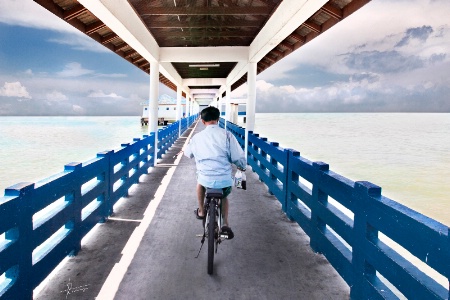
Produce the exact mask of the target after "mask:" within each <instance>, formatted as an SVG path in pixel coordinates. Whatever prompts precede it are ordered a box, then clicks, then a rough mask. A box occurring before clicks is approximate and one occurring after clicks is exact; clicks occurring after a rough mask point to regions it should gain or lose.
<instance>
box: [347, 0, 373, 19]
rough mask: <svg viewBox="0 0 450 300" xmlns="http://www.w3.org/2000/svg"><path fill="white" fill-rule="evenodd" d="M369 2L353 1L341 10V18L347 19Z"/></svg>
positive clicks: (362, 0) (365, 0) (363, 0)
mask: <svg viewBox="0 0 450 300" xmlns="http://www.w3.org/2000/svg"><path fill="white" fill-rule="evenodd" d="M369 2H370V0H353V1H352V2H350V3H349V4H347V6H345V7H344V8H343V18H346V17H348V16H349V15H351V14H352V13H354V12H355V11H357V10H358V9H360V8H361V7H363V6H364V5H366V4H367V3H369Z"/></svg>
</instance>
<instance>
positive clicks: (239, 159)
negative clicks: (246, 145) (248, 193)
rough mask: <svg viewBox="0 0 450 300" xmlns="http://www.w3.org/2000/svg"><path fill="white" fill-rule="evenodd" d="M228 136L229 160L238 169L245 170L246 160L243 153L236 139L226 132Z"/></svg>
mask: <svg viewBox="0 0 450 300" xmlns="http://www.w3.org/2000/svg"><path fill="white" fill-rule="evenodd" d="M228 135H229V138H230V157H231V162H232V163H233V164H235V165H236V166H237V167H238V168H239V169H241V170H245V169H246V168H247V160H246V159H245V153H244V151H243V150H242V148H241V145H239V143H238V141H237V140H236V138H235V137H234V135H232V134H231V133H228Z"/></svg>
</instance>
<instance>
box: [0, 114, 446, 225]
mask: <svg viewBox="0 0 450 300" xmlns="http://www.w3.org/2000/svg"><path fill="white" fill-rule="evenodd" d="M139 119H140V117H138V116H136V117H0V191H1V192H3V190H4V189H5V188H6V187H8V186H10V185H13V184H16V183H19V182H24V181H31V182H36V181H38V180H41V179H44V178H46V177H48V176H50V175H53V174H55V173H58V172H61V171H62V170H63V169H64V165H65V164H67V163H70V162H83V161H86V160H88V159H91V158H93V157H95V156H96V153H98V152H101V151H104V150H111V149H117V148H119V147H120V144H121V143H128V142H131V141H132V140H133V138H136V137H142V135H143V134H147V127H141V125H140V121H139ZM255 132H256V133H259V134H260V135H261V136H264V137H267V138H268V139H269V141H273V142H279V143H280V146H281V147H284V148H293V149H295V150H297V151H299V152H300V153H301V155H302V156H304V157H306V158H307V159H309V160H312V161H323V162H326V163H328V164H329V165H330V169H331V170H332V171H334V172H336V173H339V174H340V175H343V176H345V177H347V178H349V179H351V180H353V181H357V180H366V181H370V182H372V183H374V184H377V185H379V186H381V187H382V194H383V195H384V196H387V197H389V198H391V199H393V200H395V201H397V202H400V203H402V204H405V205H406V206H408V207H411V208H413V209H414V210H416V211H419V212H420V213H423V214H425V215H427V216H429V217H432V218H434V219H436V220H438V221H440V222H442V223H444V224H446V225H450V214H449V213H448V211H449V209H450V138H449V136H450V134H449V133H450V114H413V113H404V114H394V113H392V114H386V113H374V114H371V113H333V114H328V113H322V114H312V113H304V114H299V113H295V114H294V113H293V114H256V124H255Z"/></svg>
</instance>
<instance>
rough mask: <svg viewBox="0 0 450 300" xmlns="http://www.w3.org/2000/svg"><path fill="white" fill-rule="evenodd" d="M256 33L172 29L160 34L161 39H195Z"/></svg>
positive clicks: (248, 35) (243, 35)
mask: <svg viewBox="0 0 450 300" xmlns="http://www.w3.org/2000/svg"><path fill="white" fill-rule="evenodd" d="M254 36H255V33H254V32H253V31H250V32H248V31H190V32H189V31H187V30H186V31H181V30H180V31H171V32H164V33H161V34H159V35H158V37H159V38H161V39H173V38H185V39H188V40H189V39H195V38H208V39H214V38H230V37H231V38H236V37H254Z"/></svg>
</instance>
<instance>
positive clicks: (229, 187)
mask: <svg viewBox="0 0 450 300" xmlns="http://www.w3.org/2000/svg"><path fill="white" fill-rule="evenodd" d="M222 191H223V198H226V197H228V195H230V193H231V186H228V187H225V188H223V189H222Z"/></svg>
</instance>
